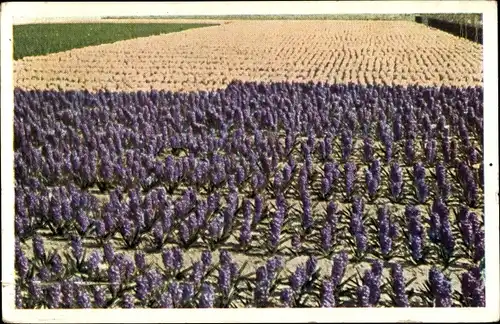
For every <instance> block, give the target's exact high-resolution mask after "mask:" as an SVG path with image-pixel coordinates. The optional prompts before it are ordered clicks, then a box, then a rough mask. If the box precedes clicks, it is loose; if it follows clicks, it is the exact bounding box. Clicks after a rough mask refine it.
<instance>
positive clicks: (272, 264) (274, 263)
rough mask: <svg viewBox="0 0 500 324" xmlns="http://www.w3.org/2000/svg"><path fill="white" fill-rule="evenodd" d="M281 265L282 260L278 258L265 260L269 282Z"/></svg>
mask: <svg viewBox="0 0 500 324" xmlns="http://www.w3.org/2000/svg"><path fill="white" fill-rule="evenodd" d="M283 264H284V261H283V259H282V258H281V257H278V256H276V257H274V258H272V259H269V260H267V262H266V269H267V276H268V279H269V280H270V281H272V280H274V279H275V276H276V272H277V271H278V270H279V269H281V268H282V267H283Z"/></svg>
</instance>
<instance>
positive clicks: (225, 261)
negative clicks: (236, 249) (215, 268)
mask: <svg viewBox="0 0 500 324" xmlns="http://www.w3.org/2000/svg"><path fill="white" fill-rule="evenodd" d="M219 262H220V264H221V265H223V266H230V265H231V263H232V262H233V258H232V257H231V254H230V253H229V251H228V250H226V249H221V250H220V253H219Z"/></svg>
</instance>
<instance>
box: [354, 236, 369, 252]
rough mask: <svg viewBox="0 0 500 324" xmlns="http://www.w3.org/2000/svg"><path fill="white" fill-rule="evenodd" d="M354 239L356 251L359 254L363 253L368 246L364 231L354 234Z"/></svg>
mask: <svg viewBox="0 0 500 324" xmlns="http://www.w3.org/2000/svg"><path fill="white" fill-rule="evenodd" d="M355 240H356V251H357V253H359V254H363V253H365V252H366V249H367V247H368V238H367V236H366V234H365V233H363V232H358V233H356V235H355Z"/></svg>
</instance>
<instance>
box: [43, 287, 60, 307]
mask: <svg viewBox="0 0 500 324" xmlns="http://www.w3.org/2000/svg"><path fill="white" fill-rule="evenodd" d="M61 302H62V291H61V284H59V283H54V284H52V285H50V286H49V288H48V289H47V306H48V307H49V308H51V309H53V308H59V306H60V304H61Z"/></svg>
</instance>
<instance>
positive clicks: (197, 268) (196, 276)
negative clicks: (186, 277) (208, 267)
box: [190, 261, 204, 284]
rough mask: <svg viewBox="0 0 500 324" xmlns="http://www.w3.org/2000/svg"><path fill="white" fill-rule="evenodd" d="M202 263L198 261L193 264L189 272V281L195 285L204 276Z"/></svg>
mask: <svg viewBox="0 0 500 324" xmlns="http://www.w3.org/2000/svg"><path fill="white" fill-rule="evenodd" d="M203 267H204V266H203V263H202V262H200V261H196V262H194V263H193V270H192V272H191V276H190V279H191V281H192V282H194V283H195V284H199V283H200V282H201V280H202V278H203V275H204V269H203Z"/></svg>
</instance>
